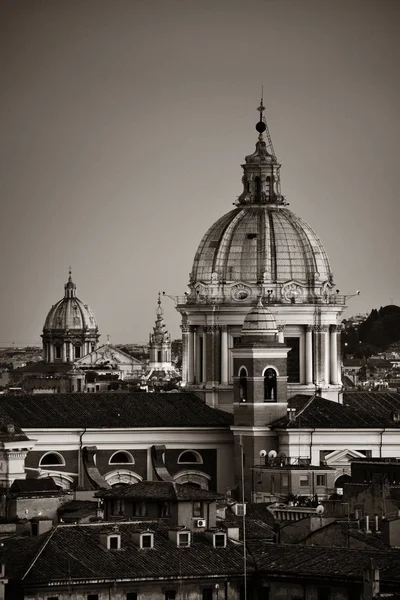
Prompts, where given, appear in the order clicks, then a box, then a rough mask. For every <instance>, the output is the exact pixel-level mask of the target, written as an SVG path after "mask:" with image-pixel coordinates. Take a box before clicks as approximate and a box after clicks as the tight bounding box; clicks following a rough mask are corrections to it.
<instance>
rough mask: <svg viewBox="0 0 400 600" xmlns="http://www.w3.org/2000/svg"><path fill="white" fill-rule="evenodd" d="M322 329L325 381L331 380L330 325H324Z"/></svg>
mask: <svg viewBox="0 0 400 600" xmlns="http://www.w3.org/2000/svg"><path fill="white" fill-rule="evenodd" d="M321 330H322V360H323V371H322V373H323V381H324V382H325V383H326V384H328V383H329V382H330V372H329V325H323V326H322V327H321Z"/></svg>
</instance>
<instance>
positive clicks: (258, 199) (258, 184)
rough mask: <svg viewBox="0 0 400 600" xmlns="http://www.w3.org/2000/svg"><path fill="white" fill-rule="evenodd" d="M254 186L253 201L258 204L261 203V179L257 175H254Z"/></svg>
mask: <svg viewBox="0 0 400 600" xmlns="http://www.w3.org/2000/svg"><path fill="white" fill-rule="evenodd" d="M254 182H255V184H256V187H255V202H256V204H260V203H261V179H260V178H259V177H256V178H255V180H254Z"/></svg>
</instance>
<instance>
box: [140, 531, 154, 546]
mask: <svg viewBox="0 0 400 600" xmlns="http://www.w3.org/2000/svg"><path fill="white" fill-rule="evenodd" d="M152 547H153V536H152V535H149V534H144V535H142V548H152Z"/></svg>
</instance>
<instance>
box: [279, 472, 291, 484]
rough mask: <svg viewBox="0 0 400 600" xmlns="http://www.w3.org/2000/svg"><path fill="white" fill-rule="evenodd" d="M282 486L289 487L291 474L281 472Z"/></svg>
mask: <svg viewBox="0 0 400 600" xmlns="http://www.w3.org/2000/svg"><path fill="white" fill-rule="evenodd" d="M281 487H283V488H287V487H289V475H288V474H287V473H281Z"/></svg>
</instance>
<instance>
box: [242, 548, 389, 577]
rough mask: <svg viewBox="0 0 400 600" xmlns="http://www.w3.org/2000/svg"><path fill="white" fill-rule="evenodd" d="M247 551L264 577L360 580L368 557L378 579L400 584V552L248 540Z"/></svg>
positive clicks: (367, 562)
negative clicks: (377, 569) (377, 570)
mask: <svg viewBox="0 0 400 600" xmlns="http://www.w3.org/2000/svg"><path fill="white" fill-rule="evenodd" d="M248 548H249V550H250V552H251V555H252V556H253V559H254V561H255V563H256V567H257V570H259V571H260V572H264V573H265V574H266V575H267V576H268V577H278V576H281V577H282V576H289V577H293V576H294V577H296V579H302V578H307V577H310V576H311V577H315V578H317V577H321V579H322V578H326V577H329V578H330V579H337V580H339V581H346V580H358V581H360V580H362V576H363V570H364V569H365V568H366V567H367V565H368V564H369V562H370V559H371V558H372V559H373V561H374V563H375V564H376V565H377V567H378V568H379V570H380V573H379V575H380V579H381V581H382V580H383V581H384V580H394V581H398V582H399V583H400V550H388V549H386V550H385V551H379V550H375V549H371V550H369V549H368V550H360V549H355V550H349V549H348V548H331V547H329V548H328V547H316V546H302V547H301V549H300V548H299V546H298V545H275V544H268V543H265V542H260V541H251V542H249V543H248Z"/></svg>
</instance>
